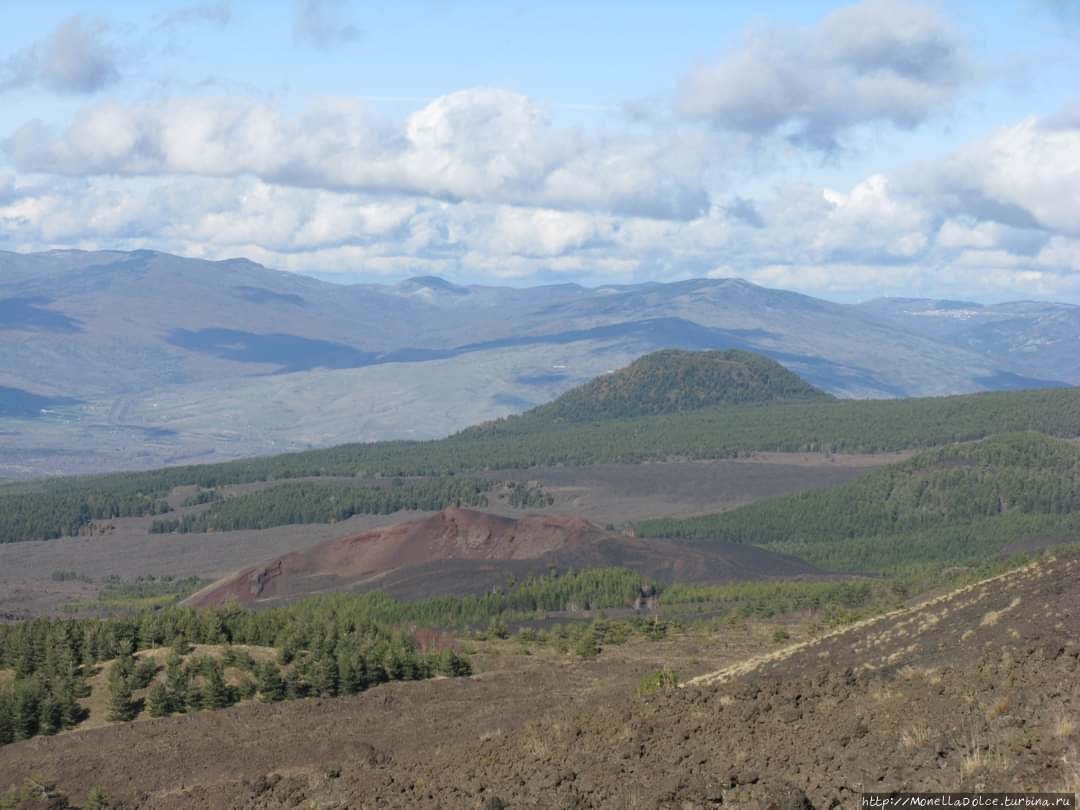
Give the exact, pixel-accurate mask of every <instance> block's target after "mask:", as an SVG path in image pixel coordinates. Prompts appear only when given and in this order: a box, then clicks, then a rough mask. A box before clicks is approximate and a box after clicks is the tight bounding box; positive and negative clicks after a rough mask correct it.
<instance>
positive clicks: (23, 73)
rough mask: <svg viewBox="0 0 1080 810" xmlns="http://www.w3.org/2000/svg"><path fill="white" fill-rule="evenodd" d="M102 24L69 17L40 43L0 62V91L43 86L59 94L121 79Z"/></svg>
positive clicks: (89, 90)
mask: <svg viewBox="0 0 1080 810" xmlns="http://www.w3.org/2000/svg"><path fill="white" fill-rule="evenodd" d="M106 32H107V27H106V26H105V24H104V23H100V22H89V21H86V20H83V19H82V18H81V17H71V18H69V19H67V20H65V21H64V22H62V23H61V24H60V25H58V26H57V27H56V29H55V30H54V31H53V32H52V34H50V35H49V36H48V37H47V38H46V39H44V40H43V41H41V42H38V43H35V44H33V45H31V46H29V47H28V48H26V49H25V50H23V51H20V52H18V53H15V54H13V55H11V56H9V57H8V58H7V59H5V60H3V61H0V91H4V90H11V89H13V88H17V87H42V88H46V89H49V90H54V91H56V92H59V93H94V92H97V91H98V90H101V89H103V88H105V87H106V86H108V85H110V84H112V83H113V82H115V81H116V80H117V79H119V78H120V71H119V68H118V67H117V56H116V52H115V50H114V49H113V48H112V47H111V46H110V45H108V44H107V43H106V41H105V35H106Z"/></svg>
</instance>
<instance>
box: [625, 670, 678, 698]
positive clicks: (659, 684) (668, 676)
mask: <svg viewBox="0 0 1080 810" xmlns="http://www.w3.org/2000/svg"><path fill="white" fill-rule="evenodd" d="M678 685H679V676H678V675H676V674H675V671H674V670H673V669H671V668H669V667H661V668H660V669H658V670H655V671H653V672H650V673H649V674H648V675H646V676H645V677H644V678H642V679H641V681H640V682H639V683H638V685H637V688H636V689H635V690H634V694H635V695H637V696H638V697H644V696H645V695H652V694H655V693H656V692H660V691H662V690H663V691H666V690H668V689H674V688H676V687H677V686H678Z"/></svg>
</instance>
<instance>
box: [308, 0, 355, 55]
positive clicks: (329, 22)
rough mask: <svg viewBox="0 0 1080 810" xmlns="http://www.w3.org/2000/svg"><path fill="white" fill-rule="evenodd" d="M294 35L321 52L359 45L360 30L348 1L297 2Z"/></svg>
mask: <svg viewBox="0 0 1080 810" xmlns="http://www.w3.org/2000/svg"><path fill="white" fill-rule="evenodd" d="M295 2H296V9H295V17H294V19H293V36H294V37H295V38H296V41H297V42H299V43H302V44H304V45H309V46H311V47H313V48H318V49H319V50H324V51H325V50H329V49H331V48H333V47H336V46H338V45H345V44H348V43H350V42H355V41H356V40H358V39H359V38H360V35H361V31H360V29H359V28H358V27H357V26H356V25H355V24H354V23H353V22H352V20H351V18H350V14H349V3H348V0H295Z"/></svg>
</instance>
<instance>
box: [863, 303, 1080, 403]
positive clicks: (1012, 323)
mask: <svg viewBox="0 0 1080 810" xmlns="http://www.w3.org/2000/svg"><path fill="white" fill-rule="evenodd" d="M860 309H862V310H863V311H864V312H866V313H868V314H871V315H873V316H874V317H879V318H881V319H882V320H884V321H887V322H890V323H893V324H895V325H897V326H899V327H902V328H904V329H907V330H909V331H911V332H914V333H915V334H918V335H921V336H924V337H929V338H932V339H934V340H937V341H940V342H942V343H945V344H946V345H948V346H950V347H954V348H959V349H963V350H965V351H971V352H976V353H978V354H980V355H981V356H983V357H984V358H986V360H987V361H989V362H993V363H994V364H996V365H997V366H999V367H1000V368H1001V369H1003V370H1005V371H1008V372H1012V373H1015V374H1018V375H1021V376H1034V377H1041V378H1049V379H1058V380H1065V381H1068V382H1070V383H1073V384H1075V383H1076V382H1077V379H1078V377H1080V352H1078V351H1077V349H1078V348H1080V307H1078V306H1074V305H1072V304H1057V303H1048V302H1043V301H1013V302H1010V303H1006V304H996V305H994V306H982V305H980V304H974V303H970V302H964V301H937V300H930V299H921V298H880V299H877V300H874V301H868V302H866V303H865V304H861V305H860Z"/></svg>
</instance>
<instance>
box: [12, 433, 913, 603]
mask: <svg viewBox="0 0 1080 810" xmlns="http://www.w3.org/2000/svg"><path fill="white" fill-rule="evenodd" d="M894 460H895V457H894V456H893V455H884V454H883V455H850V456H840V455H835V456H833V457H831V458H829V457H825V456H823V455H814V454H787V453H773V454H765V455H763V456H762V457H761V458H754V459H740V460H722V461H685V462H682V461H673V462H657V463H648V464H599V465H592V466H586V467H536V468H531V469H528V470H519V471H513V470H508V471H499V472H498V473H493V474H492V475H493V477H496V478H500V479H514V480H538V481H541V482H543V484H544V486H545V489H547V490H548V491H549V492H550V493H551V494H552V495H554V497H555V505H554V506H553V507H552V508H551V509H550V510H549V511H550V512H552V513H553V514H556V513H557V514H565V515H574V516H577V517H581V518H584V519H586V520H589V521H592V522H594V523H597V524H599V525H601V526H602V525H605V524H607V523H614V524H616V525H622V524H623V523H625V522H627V521H633V520H638V519H640V518H643V517H654V516H660V515H690V514H700V513H703V512H715V511H720V510H724V509H731V508H734V507H736V506H740V505H743V504H746V503H750V502H752V501H755V500H759V499H761V498H765V497H772V496H774V495H782V494H785V493H788V492H794V491H797V490H803V489H812V488H817V487H825V486H831V485H834V484H839V483H844V482H845V481H850V480H852V479H853V478H855V477H857V476H859V475H862V474H864V473H865V472H867V471H868V470H869V469H871V468H872V467H873V466H877V465H880V464H886V463H889V462H891V461H894ZM318 480H326V479H318ZM332 480H335V481H338V480H340V481H342V483H345V482H346V481H345V480H344V479H332ZM356 481H357V479H348V482H352V483H356ZM276 483H277V484H280V483H281V482H276ZM363 483H377V481H376V480H375V479H366V480H364V481H363ZM384 483H385V482H384ZM272 485H275V483H274V482H269V483H267V482H264V483H258V484H245V485H242V486H238V487H228V488H226V490H227V491H229V492H233V491H235V492H237V493H239V492H243V491H250V490H254V489H260V488H265V487H267V486H272ZM192 492H193V489H192V488H182V489H181V490H179V491H177V492H175V493H174V494H173V496H171V497H170V500H171V501H172V502H173V504H174V506H175V505H178V504H179V503H180V502H181V501H182V500H183V499H184V497H186V496H188V495H190V494H192ZM205 508H207V507H191V508H187V509H183V510H180V511H179V512H178V514H185V513H187V512H194V511H199V510H202V509H205ZM490 511H492V512H497V513H499V514H504V515H509V516H520V515H521V514H522V511H521V510H516V509H513V508H511V507H508V506H506V505H504V504H493V505H492V506H491V508H490ZM430 514H431V513H430V512H426V513H422V512H398V513H396V514H392V515H358V516H356V517H353V518H350V519H349V520H347V521H343V522H341V523H337V524H308V525H302V526H278V527H275V528H272V529H264V530H242V531H235V532H227V533H218V534H184V535H150V534H147V530H148V529H149V527H150V523H151V522H152V521H153V518H118V519H115V520H112V521H110V522H111V523H112V524H114V526H115V529H114V530H113V531H112V532H110V533H109V534H106V535H103V536H97V537H93V538H88V537H87V538H78V537H76V538H64V539H59V540H49V541H39V542H22V543H10V544H0V572H2V575H0V621H2V620H4V617H5V616H6V617H8V619H9V620H10V619H14V618H25V617H27V616H37V615H44V614H56V613H58V607H59V605H60V604H62V603H64V602H70V601H81V600H84V599H86V598H88V596H87V595H86V594H83V593H82V592H80V593H79V594H77V595H69V594H67V593H66V592H64V591H63V590H62V589H57V588H53V587H52V586H51V584H50V582H49V577H50V575H51V574H52V572H53V571H56V570H72V569H74V570H76V571H78V572H79V573H81V574H86V575H89V576H91V577H94V578H96V579H100V578H102V577H105V576H109V575H117V576H121V577H125V578H134V577H137V576H146V575H154V576H163V575H169V576H175V577H187V576H198V577H202V578H205V579H217V578H220V577H224V576H227V575H228V574H230V573H232V572H234V571H236V570H238V569H240V568H243V567H244V566H250V565H252V564H254V563H255V562H257V561H259V560H267V559H273V558H274V557H276V556H279V555H282V554H286V553H288V552H290V551H298V550H303V549H306V548H310V547H312V546H314V545H316V544H318V543H321V542H323V541H324V540H328V539H331V538H334V537H342V536H345V535H356V534H359V533H361V532H364V531H367V530H369V529H372V528H377V527H381V526H388V525H391V524H394V523H401V522H403V521H407V520H412V519H416V518H420V517H426V516H428V515H430ZM16 591H18V592H16ZM31 592H32V593H34V594H35V595H34V597H33V598H32V599H30V600H27V599H26V594H27V593H31Z"/></svg>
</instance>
